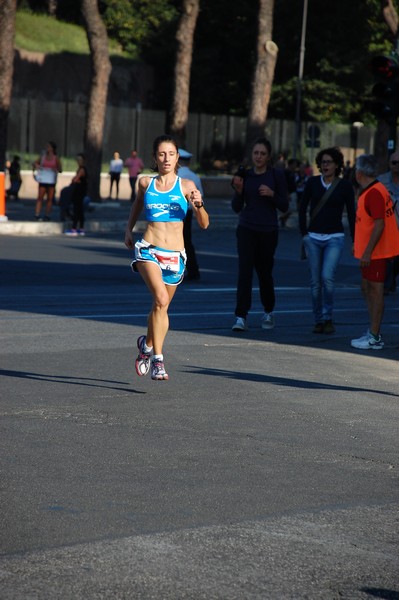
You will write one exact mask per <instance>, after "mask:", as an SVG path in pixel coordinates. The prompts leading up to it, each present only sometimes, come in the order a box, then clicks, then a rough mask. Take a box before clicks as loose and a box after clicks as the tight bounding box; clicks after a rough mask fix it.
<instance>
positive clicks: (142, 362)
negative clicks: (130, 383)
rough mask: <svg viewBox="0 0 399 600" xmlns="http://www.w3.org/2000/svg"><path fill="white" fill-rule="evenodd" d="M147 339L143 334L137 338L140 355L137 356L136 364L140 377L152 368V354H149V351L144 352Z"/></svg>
mask: <svg viewBox="0 0 399 600" xmlns="http://www.w3.org/2000/svg"><path fill="white" fill-rule="evenodd" d="M145 340H146V336H145V335H141V336H140V337H139V338H137V348H138V349H139V355H138V357H137V358H136V362H135V366H136V373H137V375H138V376H139V377H143V376H144V375H147V373H148V371H149V370H150V363H151V354H147V352H144V344H145Z"/></svg>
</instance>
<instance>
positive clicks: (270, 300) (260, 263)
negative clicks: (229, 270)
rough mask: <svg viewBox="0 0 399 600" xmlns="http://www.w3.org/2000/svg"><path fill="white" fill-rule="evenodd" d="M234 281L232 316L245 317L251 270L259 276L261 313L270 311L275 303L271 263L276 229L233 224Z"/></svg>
mask: <svg viewBox="0 0 399 600" xmlns="http://www.w3.org/2000/svg"><path fill="white" fill-rule="evenodd" d="M236 235H237V251H238V283H237V304H236V310H235V315H236V317H244V318H245V317H246V316H247V314H248V312H249V310H250V308H251V304H252V278H253V272H254V269H255V271H256V274H257V276H258V279H259V290H260V299H261V302H262V304H263V307H264V309H265V312H268V313H269V312H272V311H273V309H274V305H275V302H276V298H275V294H274V281H273V266H274V253H275V251H276V248H277V242H278V231H277V230H276V231H267V232H261V231H253V230H252V229H247V228H246V227H242V226H241V225H239V226H238V227H237V232H236Z"/></svg>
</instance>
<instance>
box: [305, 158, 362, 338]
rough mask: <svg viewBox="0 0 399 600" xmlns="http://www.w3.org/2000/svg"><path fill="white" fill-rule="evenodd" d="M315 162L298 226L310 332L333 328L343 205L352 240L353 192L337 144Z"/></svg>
mask: <svg viewBox="0 0 399 600" xmlns="http://www.w3.org/2000/svg"><path fill="white" fill-rule="evenodd" d="M316 164H317V167H318V169H319V171H320V175H314V176H312V177H310V178H309V179H308V181H307V182H306V185H305V189H304V192H303V195H302V198H301V202H300V205H299V227H300V231H301V235H302V240H303V246H304V249H305V253H306V258H307V260H308V265H309V271H310V290H311V295H312V306H313V315H314V319H315V325H314V328H313V333H327V334H331V333H334V332H335V326H334V324H333V308H334V291H335V273H336V270H337V267H338V263H339V260H340V258H341V255H342V252H343V249H344V243H345V233H344V225H343V222H342V214H343V211H344V209H345V208H346V212H347V217H348V222H349V230H350V235H351V238H352V241H353V237H354V231H355V194H354V191H353V186H352V185H351V184H350V182H349V181H348V180H347V179H342V178H341V177H340V175H341V173H342V170H343V167H344V157H343V154H342V152H341V150H340V149H339V148H335V147H334V148H326V149H324V150H321V151H320V152H319V153H318V154H317V156H316ZM309 208H310V217H309V220H308V216H307V213H308V209H309Z"/></svg>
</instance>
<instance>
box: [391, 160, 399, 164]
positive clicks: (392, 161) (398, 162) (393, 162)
mask: <svg viewBox="0 0 399 600" xmlns="http://www.w3.org/2000/svg"><path fill="white" fill-rule="evenodd" d="M391 165H399V160H391Z"/></svg>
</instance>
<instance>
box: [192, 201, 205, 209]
mask: <svg viewBox="0 0 399 600" xmlns="http://www.w3.org/2000/svg"><path fill="white" fill-rule="evenodd" d="M194 206H195V208H198V209H200V208H203V206H204V203H203V202H201V204H194Z"/></svg>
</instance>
